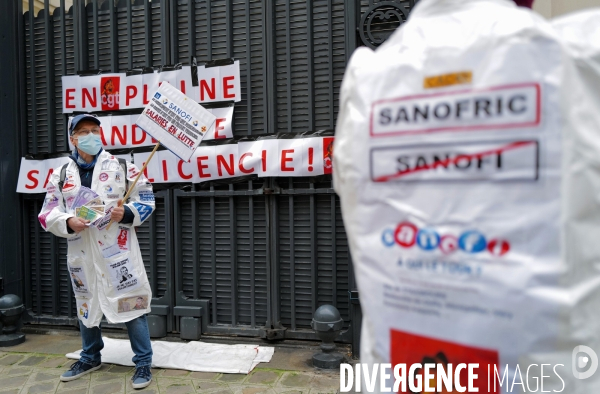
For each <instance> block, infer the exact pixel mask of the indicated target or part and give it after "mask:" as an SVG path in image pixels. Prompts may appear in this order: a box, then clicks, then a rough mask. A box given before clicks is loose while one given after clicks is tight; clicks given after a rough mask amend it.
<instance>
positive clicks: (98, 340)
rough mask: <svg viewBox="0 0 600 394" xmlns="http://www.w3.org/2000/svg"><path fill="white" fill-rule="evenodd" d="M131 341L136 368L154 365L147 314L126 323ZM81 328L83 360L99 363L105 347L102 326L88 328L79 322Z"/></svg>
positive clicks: (89, 362) (81, 354)
mask: <svg viewBox="0 0 600 394" xmlns="http://www.w3.org/2000/svg"><path fill="white" fill-rule="evenodd" d="M125 325H126V326H127V333H128V334H129V342H131V349H132V350H133V353H134V354H135V356H133V358H132V359H131V361H133V363H134V364H135V367H136V368H139V367H146V366H147V367H150V366H151V365H152V345H151V344H150V331H148V321H147V320H146V315H142V316H140V317H138V318H136V319H133V320H131V321H128V322H127V323H125ZM79 327H80V330H81V342H82V344H83V350H82V351H81V353H80V354H79V355H80V356H81V361H82V362H84V363H86V364H97V363H99V362H100V361H101V358H100V351H101V350H102V349H103V348H104V342H103V341H102V330H101V329H100V327H92V328H87V327H86V326H84V325H83V323H81V322H80V323H79Z"/></svg>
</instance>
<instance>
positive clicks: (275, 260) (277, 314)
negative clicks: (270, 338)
mask: <svg viewBox="0 0 600 394" xmlns="http://www.w3.org/2000/svg"><path fill="white" fill-rule="evenodd" d="M276 185H277V183H276V182H275V179H274V178H271V179H270V189H271V190H277V189H278V187H277V186H276ZM268 208H269V210H268V215H267V216H268V217H269V220H270V224H271V226H270V230H271V234H270V235H271V238H270V241H271V242H270V244H269V245H270V246H271V258H270V259H269V266H268V267H267V272H269V273H271V277H270V278H269V279H270V281H269V283H270V285H271V292H270V293H269V294H270V297H268V298H267V299H270V300H271V307H272V308H271V313H270V314H269V316H271V322H270V324H269V325H268V326H267V327H268V328H273V329H278V328H282V326H281V297H280V293H281V292H280V289H279V284H280V282H281V281H280V274H279V271H280V269H279V237H278V235H279V221H278V220H275V218H277V217H278V215H277V208H278V201H277V199H274V198H273V199H270V201H269V206H268Z"/></svg>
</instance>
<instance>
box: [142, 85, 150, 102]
mask: <svg viewBox="0 0 600 394" xmlns="http://www.w3.org/2000/svg"><path fill="white" fill-rule="evenodd" d="M142 100H143V102H144V105H146V104H148V103H149V102H150V100H148V85H144V95H143V97H142Z"/></svg>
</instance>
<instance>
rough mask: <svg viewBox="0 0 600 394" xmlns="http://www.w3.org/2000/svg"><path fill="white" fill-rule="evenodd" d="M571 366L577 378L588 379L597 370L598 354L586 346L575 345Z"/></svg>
mask: <svg viewBox="0 0 600 394" xmlns="http://www.w3.org/2000/svg"><path fill="white" fill-rule="evenodd" d="M572 366H573V375H574V376H575V377H576V378H577V379H582V380H583V379H588V378H590V377H591V376H592V375H593V374H594V373H596V370H598V355H597V354H596V352H595V351H594V350H592V348H590V347H588V346H583V345H580V346H577V347H576V348H575V349H573V362H572ZM586 368H587V370H586Z"/></svg>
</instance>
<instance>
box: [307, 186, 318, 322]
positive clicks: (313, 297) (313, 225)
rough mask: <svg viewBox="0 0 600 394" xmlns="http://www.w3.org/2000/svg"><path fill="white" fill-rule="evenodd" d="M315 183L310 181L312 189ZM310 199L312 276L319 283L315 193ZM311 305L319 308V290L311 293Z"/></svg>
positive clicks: (314, 308)
mask: <svg viewBox="0 0 600 394" xmlns="http://www.w3.org/2000/svg"><path fill="white" fill-rule="evenodd" d="M314 185H315V184H314V183H312V182H311V183H310V186H311V189H313V190H314ZM309 201H310V277H311V281H312V283H315V284H317V283H318V276H317V264H318V261H317V220H316V216H317V210H316V205H315V195H314V194H311V195H310V196H309ZM311 303H312V305H311V307H312V310H313V311H316V310H317V292H316V291H313V292H312V294H311Z"/></svg>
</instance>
